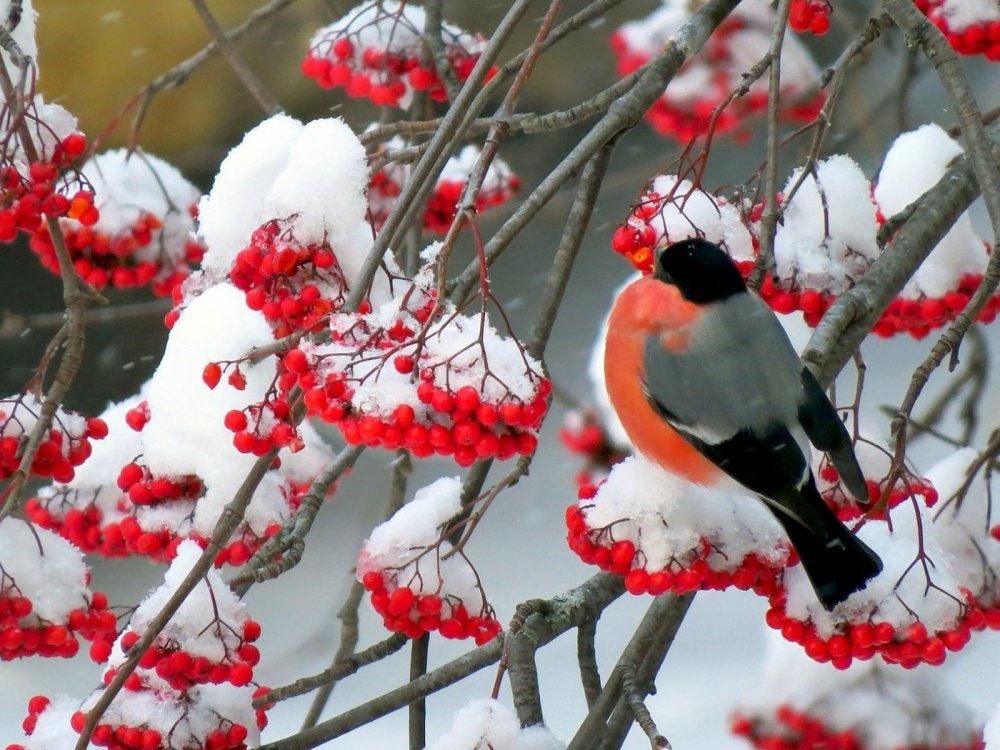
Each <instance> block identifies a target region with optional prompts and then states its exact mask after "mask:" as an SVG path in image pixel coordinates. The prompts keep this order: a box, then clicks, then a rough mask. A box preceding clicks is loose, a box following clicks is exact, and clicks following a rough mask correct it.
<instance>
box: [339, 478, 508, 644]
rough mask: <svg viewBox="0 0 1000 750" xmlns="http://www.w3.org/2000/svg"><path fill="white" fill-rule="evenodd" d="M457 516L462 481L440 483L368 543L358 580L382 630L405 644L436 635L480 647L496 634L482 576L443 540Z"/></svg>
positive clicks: (496, 624)
mask: <svg viewBox="0 0 1000 750" xmlns="http://www.w3.org/2000/svg"><path fill="white" fill-rule="evenodd" d="M461 510H462V483H461V481H460V480H459V479H458V478H457V477H456V478H445V479H439V480H437V481H436V482H434V483H432V484H430V485H427V486H426V487H422V488H421V489H419V490H417V492H416V494H415V495H414V497H413V500H411V501H410V502H409V503H407V504H406V505H404V506H403V507H402V508H401V509H400V510H398V511H397V512H396V513H395V515H393V517H392V518H390V519H389V520H388V521H386V522H385V523H383V524H381V525H379V526H377V527H375V529H374V530H373V531H372V533H371V536H369V538H368V539H367V540H366V541H365V543H364V546H363V547H362V549H361V554H360V555H359V557H358V565H357V576H358V580H359V581H361V583H362V584H363V585H364V587H365V589H366V590H367V591H368V592H369V595H370V599H371V603H372V607H373V608H374V609H375V611H376V612H377V613H378V614H379V615H381V616H382V622H383V623H384V625H385V627H386V628H387V629H389V630H391V631H393V632H398V633H404V634H405V635H407V636H408V637H410V638H419V637H420V636H422V635H423V634H424V633H430V632H434V631H437V632H438V633H440V634H441V635H442V636H444V637H445V638H472V639H474V640H475V642H476V643H477V644H480V645H481V644H483V643H486V642H487V641H489V640H491V639H492V638H494V637H495V636H496V635H497V634H498V633H499V632H500V630H501V627H500V623H499V622H498V621H497V619H496V616H495V614H494V612H493V608H492V607H491V606H490V605H489V603H488V602H487V600H486V594H485V592H484V591H483V587H482V584H481V582H480V580H479V574H478V573H477V572H476V570H475V568H473V567H472V563H471V562H469V559H468V558H467V557H466V555H465V553H464V551H462V550H460V549H456V548H455V547H454V546H453V545H452V544H451V542H449V541H448V539H447V538H446V536H447V535H448V533H449V528H448V524H449V521H451V520H453V519H454V518H456V517H457V516H458V515H459V513H460V512H461Z"/></svg>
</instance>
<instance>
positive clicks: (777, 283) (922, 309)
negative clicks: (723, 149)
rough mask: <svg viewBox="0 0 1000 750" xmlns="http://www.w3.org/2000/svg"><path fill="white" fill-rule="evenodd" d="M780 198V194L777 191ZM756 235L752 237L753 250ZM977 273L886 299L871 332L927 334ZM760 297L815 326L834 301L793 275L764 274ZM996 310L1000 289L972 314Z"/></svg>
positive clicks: (968, 291) (965, 297)
mask: <svg viewBox="0 0 1000 750" xmlns="http://www.w3.org/2000/svg"><path fill="white" fill-rule="evenodd" d="M778 200H781V195H780V194H779V195H778ZM763 210H764V206H763V204H757V205H755V206H754V207H753V208H752V209H751V212H750V217H749V218H750V221H751V223H754V224H755V223H756V222H758V221H760V217H761V215H762V213H763ZM876 219H877V220H878V222H879V224H880V225H881V224H885V221H886V219H885V217H884V216H883V214H882V211H881V210H878V209H876ZM756 242H757V238H756V236H755V237H754V243H755V247H754V249H755V250H756ZM736 265H737V267H738V268H739V269H740V273H741V274H742V275H743V278H749V277H750V274H751V272H752V271H753V267H754V263H753V262H752V261H736ZM982 278H983V277H982V275H980V274H968V273H967V274H963V275H962V276H961V277H960V278H959V279H958V280H957V282H956V288H955V289H954V290H953V291H951V292H947V293H946V294H944V295H942V296H941V297H940V298H937V297H921V298H919V299H908V298H903V297H897V298H895V299H894V300H892V302H890V303H889V307H887V308H886V310H885V311H884V312H883V313H882V315H881V317H880V318H879V319H878V321H877V322H876V323H875V325H874V327H873V328H872V333H874V334H875V335H876V336H880V337H882V338H889V337H891V336H894V335H896V334H897V333H900V332H904V331H905V332H906V333H909V334H910V336H912V337H913V338H915V339H921V338H924V337H925V336H927V334H928V333H930V331H931V330H933V329H935V328H940V327H942V326H944V325H946V324H947V323H950V322H951V321H953V320H954V319H955V318H956V317H958V314H959V313H960V312H962V310H964V309H965V307H966V305H968V304H969V300H970V299H971V298H972V295H973V294H974V293H975V291H976V289H977V288H978V287H979V284H980V282H981V281H982ZM759 294H760V297H761V299H762V300H764V302H766V303H767V304H768V306H769V307H770V308H771V309H772V310H774V311H775V312H777V313H781V314H783V315H787V314H788V313H792V312H795V311H796V310H801V311H802V317H803V319H804V320H805V322H806V325H809V326H812V327H815V326H816V325H818V324H819V321H820V320H821V319H822V318H823V316H824V315H825V314H826V311H827V310H829V309H830V307H831V305H833V303H834V302H836V301H837V297H836V295H834V294H830V293H829V292H827V291H826V290H822V289H810V288H804V287H802V286H801V285H800V284H799V283H798V282H797V280H796V279H794V278H792V279H781V278H778V277H777V276H772V275H768V276H766V277H765V278H764V281H763V283H762V284H761V287H760V292H759ZM998 313H1000V293H998V294H996V295H994V296H993V297H991V298H990V299H989V301H988V302H987V304H986V306H985V307H984V308H983V310H982V311H981V312H980V313H979V315H978V316H977V317H976V320H977V321H978V322H980V323H991V322H993V320H994V319H995V318H996V316H997V314H998Z"/></svg>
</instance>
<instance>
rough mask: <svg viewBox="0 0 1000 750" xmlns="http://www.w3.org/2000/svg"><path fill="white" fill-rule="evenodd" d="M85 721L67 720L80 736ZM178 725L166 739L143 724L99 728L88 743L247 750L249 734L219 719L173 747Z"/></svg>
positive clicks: (116, 748) (149, 749)
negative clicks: (209, 728)
mask: <svg viewBox="0 0 1000 750" xmlns="http://www.w3.org/2000/svg"><path fill="white" fill-rule="evenodd" d="M86 719H87V717H86V714H84V713H83V712H82V711H77V712H75V713H74V714H73V716H72V717H71V718H70V726H71V727H72V729H73V731H74V732H76V733H77V734H81V733H82V732H83V728H84V726H85V725H86ZM179 724H180V721H178V722H177V724H175V726H174V731H172V732H171V733H170V734H168V735H167V736H166V737H164V736H163V734H162V733H161V732H160V731H159V730H157V729H153V728H152V727H150V726H149V725H148V724H147V723H145V722H143V723H142V724H141V725H139V726H130V725H126V724H118V725H112V724H98V725H97V726H96V727H95V728H94V733H93V735H92V736H91V743H93V744H94V745H96V746H98V747H106V748H108V750H175V748H178V747H183V748H184V750H246V747H247V744H246V739H247V736H248V734H249V732H248V731H247V728H246V727H245V726H243V725H242V724H238V723H235V722H232V721H230V720H229V719H226V718H223V717H219V724H218V728H217V729H214V730H212V731H211V732H209V733H208V734H207V735H206V736H205V737H203V738H202V737H194V736H191V737H189V738H188V740H187V741H185V742H184V743H183V745H178V744H176V743H177V742H178V741H179V738H178V736H177V735H179V734H180V732H178V731H177V726H178V725H179ZM29 734H30V733H29ZM13 747H14V746H8V747H7V750H12V748H13Z"/></svg>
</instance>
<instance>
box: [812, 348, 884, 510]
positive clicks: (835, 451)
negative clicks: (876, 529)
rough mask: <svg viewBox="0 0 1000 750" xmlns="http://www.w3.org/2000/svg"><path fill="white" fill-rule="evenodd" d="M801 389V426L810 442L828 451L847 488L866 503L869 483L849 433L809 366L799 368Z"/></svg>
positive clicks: (825, 451)
mask: <svg viewBox="0 0 1000 750" xmlns="http://www.w3.org/2000/svg"><path fill="white" fill-rule="evenodd" d="M802 389H803V391H804V393H805V400H803V401H802V403H801V404H799V423H800V424H801V425H802V429H803V430H805V433H806V435H807V436H808V438H809V441H810V442H811V443H812V444H813V445H815V446H816V447H817V448H818V449H819V450H821V451H823V452H824V453H827V454H829V456H830V460H831V461H833V465H834V467H836V469H837V472H838V473H839V474H840V479H841V481H842V482H843V483H844V486H845V487H847V489H848V491H849V492H850V493H851V494H852V495H854V497H855V498H857V499H858V500H859V501H860V502H862V503H864V504H866V505H867V504H868V486H867V485H866V483H865V476H864V474H863V473H862V472H861V467H860V466H859V465H858V459H857V458H856V457H855V456H854V448H853V446H852V445H851V436H850V434H848V432H847V427H845V426H844V423H843V422H842V421H841V420H840V417H839V416H838V415H837V410H836V409H835V408H834V406H833V404H831V403H830V400H829V399H828V398H827V397H826V394H825V393H824V392H823V389H822V388H821V387H820V385H819V383H817V382H816V378H815V377H814V376H813V374H812V373H811V372H810V371H809V368H808V367H803V368H802Z"/></svg>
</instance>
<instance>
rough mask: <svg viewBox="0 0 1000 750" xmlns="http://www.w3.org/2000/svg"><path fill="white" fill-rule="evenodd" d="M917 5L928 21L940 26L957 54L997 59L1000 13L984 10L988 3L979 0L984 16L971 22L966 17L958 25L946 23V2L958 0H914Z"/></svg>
mask: <svg viewBox="0 0 1000 750" xmlns="http://www.w3.org/2000/svg"><path fill="white" fill-rule="evenodd" d="M915 2H916V6H917V7H918V8H919V9H920V10H921V11H922V12H923V13H924V15H925V16H927V18H928V19H930V21H931V22H932V23H933V24H934V25H935V26H937V27H938V28H939V29H941V33H943V34H944V35H945V37H947V39H948V42H949V43H950V44H951V46H952V47H953V48H954V50H955V51H956V52H958V53H959V54H960V55H984V56H985V57H986V59H987V60H990V61H991V62H998V61H1000V13H998V12H997V10H996V9H993V11H992V13H990V12H989V10H987V8H988V4H986V3H983V4H981V6H980V7H981V8H983V10H984V11H985V14H984V17H983V18H980V19H978V20H974V21H972V22H969V21H966V22H965V23H964V24H963V25H962V26H961V27H960V28H959V27H957V26H952V24H951V23H949V21H948V19H949V16H950V15H952V14H950V13H949V12H948V11H949V10H950V8H949V6H957V5H959V3H960V2H961V0H915Z"/></svg>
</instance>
